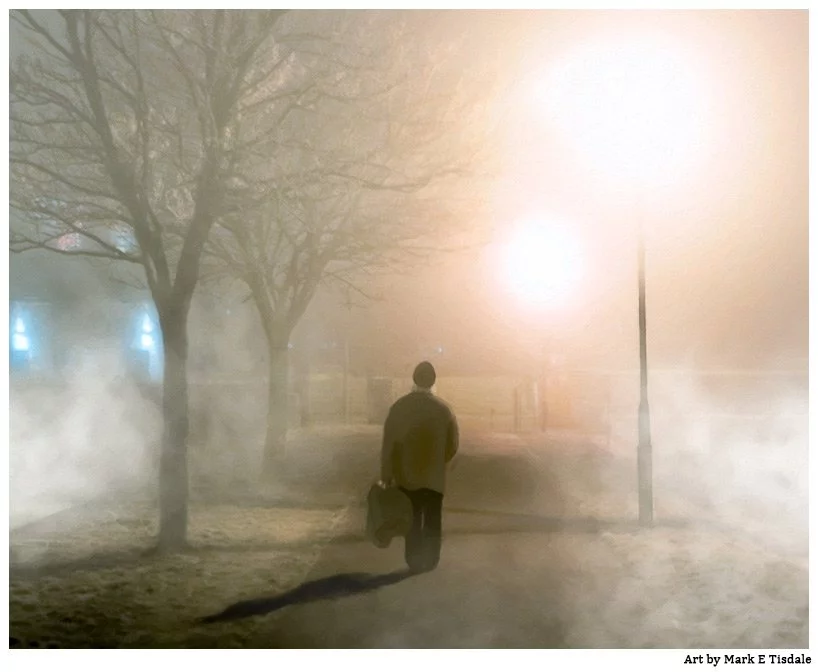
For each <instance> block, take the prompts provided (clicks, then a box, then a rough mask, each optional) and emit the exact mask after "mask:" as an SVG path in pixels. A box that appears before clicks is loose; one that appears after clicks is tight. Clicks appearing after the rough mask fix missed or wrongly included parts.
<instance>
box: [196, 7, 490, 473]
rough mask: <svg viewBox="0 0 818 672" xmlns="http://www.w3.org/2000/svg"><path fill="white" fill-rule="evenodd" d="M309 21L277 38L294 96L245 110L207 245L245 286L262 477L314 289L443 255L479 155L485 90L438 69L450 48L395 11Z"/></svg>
mask: <svg viewBox="0 0 818 672" xmlns="http://www.w3.org/2000/svg"><path fill="white" fill-rule="evenodd" d="M309 19H310V30H309V31H306V30H303V29H302V28H301V26H299V25H298V22H296V21H293V22H291V23H290V25H289V31H290V32H289V34H288V35H287V36H286V37H285V38H282V40H283V42H284V43H285V44H287V45H288V47H289V48H291V49H292V52H291V61H290V63H291V68H290V69H289V71H288V73H287V86H288V88H290V89H291V90H298V92H299V93H298V96H297V98H290V99H288V100H286V101H274V102H273V104H272V108H270V107H268V108H266V109H265V110H264V111H263V112H256V111H257V109H258V108H256V107H255V104H254V102H253V101H250V100H248V101H246V105H247V107H246V108H244V109H243V110H242V125H241V127H240V128H239V130H238V133H237V147H238V148H239V150H238V151H241V152H243V154H242V159H241V162H240V164H241V166H242V169H243V170H244V171H245V172H244V173H243V174H242V175H237V177H236V180H235V182H234V188H235V190H234V193H233V198H234V201H235V210H234V211H233V212H232V213H230V214H228V215H226V216H225V217H223V218H222V219H221V220H220V221H219V223H218V225H217V229H216V231H214V235H213V236H212V237H211V239H210V241H209V243H208V250H209V252H210V255H211V259H212V260H213V261H214V262H215V264H216V266H215V269H216V271H217V275H219V274H220V275H222V276H227V277H230V278H234V279H238V280H240V281H241V282H243V283H245V284H246V286H247V287H248V288H249V291H250V296H251V297H252V300H253V301H254V303H255V306H256V307H257V309H258V312H259V316H260V319H261V324H262V326H263V328H264V332H265V335H266V339H267V346H268V365H269V372H268V413H267V434H266V440H265V447H264V456H265V460H264V464H265V469H264V471H265V473H267V474H271V473H273V472H274V471H275V468H276V465H277V462H278V457H279V456H280V455H281V452H282V447H283V445H284V442H285V439H286V428H287V406H288V404H287V389H288V380H287V375H288V361H289V357H288V343H289V340H290V336H291V334H292V331H293V329H294V328H295V326H296V325H297V324H298V322H299V320H300V319H301V317H302V316H303V314H304V312H305V310H306V309H307V307H308V305H309V303H310V301H311V299H312V298H313V296H314V295H315V292H316V290H317V289H318V288H319V286H320V285H321V284H322V283H327V282H334V283H338V284H341V285H343V286H345V287H346V288H347V289H352V290H354V291H356V292H359V293H362V294H365V293H366V289H365V284H366V279H367V277H369V276H371V274H373V273H377V272H382V271H384V270H386V269H391V270H393V271H394V270H397V269H404V270H406V268H407V266H408V265H409V264H410V263H412V262H413V261H415V262H417V261H420V260H428V258H429V257H430V255H431V254H432V253H437V252H440V251H441V249H442V248H444V247H445V246H446V245H447V243H448V237H449V236H448V234H450V233H452V232H456V231H458V230H462V229H463V228H464V227H466V226H468V225H469V224H471V223H473V222H470V221H469V218H470V217H471V218H473V217H475V215H476V213H477V211H478V210H479V201H480V197H479V188H477V186H476V184H475V182H476V181H477V176H476V174H477V172H478V170H477V165H478V161H479V160H480V159H481V158H482V156H483V155H484V154H485V150H486V146H487V145H490V139H489V138H488V137H486V136H487V128H488V125H487V117H488V115H487V113H486V108H487V105H486V103H485V101H487V100H491V99H492V94H493V93H494V91H493V88H494V85H495V82H494V81H493V80H482V81H479V82H474V81H472V82H469V81H468V76H467V75H466V74H464V72H463V70H462V69H460V68H457V67H446V66H447V60H446V57H447V55H448V54H449V53H450V52H451V51H452V50H453V49H455V47H456V45H454V44H453V43H450V42H443V43H440V44H434V45H430V44H428V43H425V44H424V43H423V41H422V40H421V39H420V38H419V37H418V33H419V31H418V30H417V29H418V25H417V21H416V20H414V19H409V18H408V17H407V16H406V15H403V14H399V13H395V14H392V13H388V14H377V13H366V14H353V15H347V14H337V13H332V14H329V15H323V16H322V17H321V20H318V19H317V17H316V16H315V15H312V16H310V17H309ZM413 29H414V30H413ZM475 70H476V68H475ZM470 74H471V75H472V76H474V75H475V73H474V72H472V73H470ZM482 74H485V73H482ZM254 112H256V113H255V114H254ZM466 178H468V182H467V183H466V182H465V180H466ZM466 197H468V200H467V198H466ZM219 272H220V273H219Z"/></svg>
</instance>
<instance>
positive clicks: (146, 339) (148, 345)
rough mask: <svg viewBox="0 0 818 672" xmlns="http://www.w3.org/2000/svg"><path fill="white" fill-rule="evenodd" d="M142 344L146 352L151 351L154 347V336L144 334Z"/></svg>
mask: <svg viewBox="0 0 818 672" xmlns="http://www.w3.org/2000/svg"><path fill="white" fill-rule="evenodd" d="M140 343H141V345H142V347H143V348H144V349H145V350H151V349H152V348H153V345H154V340H153V336H151V335H150V334H142V338H141V340H140Z"/></svg>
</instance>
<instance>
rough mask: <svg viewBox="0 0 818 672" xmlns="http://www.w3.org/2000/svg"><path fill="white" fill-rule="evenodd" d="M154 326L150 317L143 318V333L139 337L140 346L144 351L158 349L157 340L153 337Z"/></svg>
mask: <svg viewBox="0 0 818 672" xmlns="http://www.w3.org/2000/svg"><path fill="white" fill-rule="evenodd" d="M153 331H154V326H153V320H152V319H151V318H150V315H145V317H143V318H142V333H141V335H140V337H139V346H140V347H141V348H142V349H143V350H153V349H154V348H155V347H156V339H155V338H154V336H153Z"/></svg>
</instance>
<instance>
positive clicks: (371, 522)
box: [366, 481, 412, 548]
mask: <svg viewBox="0 0 818 672" xmlns="http://www.w3.org/2000/svg"><path fill="white" fill-rule="evenodd" d="M411 528H412V502H411V501H410V500H409V497H408V496H407V495H406V493H405V492H403V491H402V490H401V489H400V488H398V487H395V486H392V485H385V484H384V483H382V482H380V481H379V482H378V483H375V484H374V485H373V486H372V487H371V488H370V489H369V494H368V495H367V515H366V536H367V538H368V539H370V540H371V541H372V543H373V544H375V546H377V547H378V548H387V547H388V546H389V544H391V543H392V539H393V538H394V537H405V536H406V535H407V534H408V533H409V530H410V529H411Z"/></svg>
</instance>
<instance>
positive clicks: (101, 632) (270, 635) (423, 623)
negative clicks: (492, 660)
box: [10, 429, 808, 648]
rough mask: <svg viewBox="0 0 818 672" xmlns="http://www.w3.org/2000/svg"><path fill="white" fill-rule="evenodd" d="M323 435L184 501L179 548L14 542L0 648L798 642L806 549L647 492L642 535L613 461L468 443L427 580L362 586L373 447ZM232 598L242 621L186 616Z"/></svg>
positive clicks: (625, 467) (101, 511)
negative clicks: (282, 475) (283, 471)
mask: <svg viewBox="0 0 818 672" xmlns="http://www.w3.org/2000/svg"><path fill="white" fill-rule="evenodd" d="M322 432H323V434H321V433H318V434H316V435H314V436H309V435H301V436H297V437H295V439H296V440H295V442H294V444H293V451H294V452H293V454H292V456H291V460H292V465H293V466H291V468H290V473H289V474H288V475H287V478H286V479H283V481H282V483H280V484H279V485H278V487H277V488H275V489H274V491H270V492H267V493H257V494H256V495H255V496H254V497H244V498H240V497H235V498H234V499H233V501H229V502H228V501H222V502H213V501H211V502H209V503H207V504H205V503H198V504H196V505H194V506H193V507H192V509H191V515H190V535H189V537H190V542H191V549H190V551H188V552H186V553H182V554H178V555H174V556H171V557H158V556H155V555H152V554H151V553H150V550H149V549H150V547H151V541H152V537H153V535H154V533H155V512H154V509H153V507H152V506H151V505H149V504H147V503H142V504H134V503H131V504H126V503H119V504H116V505H114V504H111V505H108V506H96V507H93V508H92V509H90V512H89V510H86V511H82V512H78V513H75V514H72V515H68V516H63V517H62V518H60V517H59V516H58V517H56V518H54V519H52V521H51V522H50V523H49V522H48V521H45V522H44V523H42V524H40V525H33V526H28V527H26V528H22V529H19V530H16V531H15V532H13V533H12V536H11V552H12V565H11V586H10V587H11V591H10V592H11V595H10V633H11V636H12V637H13V638H15V640H13V641H12V645H22V646H26V645H28V646H35V645H36V646H40V647H43V646H61V647H88V646H117V647H180V646H185V647H191V646H193V647H270V646H272V647H288V646H301V647H325V646H332V647H348V646H363V647H377V646H384V647H393V646H398V647H403V646H410V647H417V646H442V647H450V646H454V647H458V646H467V647H500V646H506V647H514V646H525V647H540V646H558V647H581V648H588V647H665V648H676V647H679V648H694V647H695V648H708V647H721V648H755V647H787V648H802V647H803V648H805V647H807V645H808V606H807V605H808V592H807V591H808V563H807V557H806V554H805V553H797V552H793V551H792V550H791V549H789V548H787V549H785V548H783V547H782V546H780V545H771V544H766V543H764V537H763V535H761V536H759V535H757V534H744V531H743V530H742V529H741V527H740V526H737V525H735V524H734V525H733V526H732V527H730V526H727V525H723V524H714V521H712V520H708V519H707V518H706V517H704V516H703V514H702V512H701V511H697V510H695V509H693V508H691V507H690V504H689V502H687V501H686V499H685V498H684V497H683V496H680V494H679V493H671V492H658V493H657V499H656V511H657V521H656V526H655V527H654V528H652V529H640V528H639V527H638V526H637V525H635V524H634V523H633V521H634V519H635V509H636V501H635V495H634V492H635V488H634V483H633V482H632V480H629V475H631V476H632V471H633V470H632V469H631V467H632V465H631V464H630V463H627V462H624V463H623V462H622V460H621V459H619V458H612V457H610V456H606V455H605V454H603V453H600V452H599V451H595V450H593V447H592V446H587V445H585V446H583V445H578V444H577V445H570V446H565V445H548V446H533V447H532V446H528V445H526V444H525V443H524V442H520V441H513V442H512V441H502V440H501V439H497V438H495V439H488V438H487V437H482V438H481V439H480V441H476V440H475V441H471V442H470V444H469V445H470V451H469V453H468V454H464V455H463V456H462V457H460V458H458V459H459V462H458V463H457V464H456V465H455V468H454V470H453V472H452V477H451V482H450V490H449V493H448V494H447V498H446V512H445V522H444V525H445V542H444V553H443V559H442V561H441V565H440V567H439V568H438V569H437V570H436V571H435V572H433V573H431V574H428V575H423V576H415V577H411V578H405V577H396V578H394V580H393V579H387V581H386V583H387V584H388V585H383V587H380V588H378V589H376V590H369V589H367V588H366V586H367V585H370V586H371V581H372V577H375V580H376V582H377V581H379V580H380V579H378V578H377V577H383V576H386V575H388V576H392V575H390V574H389V573H390V572H394V571H395V570H399V569H401V568H402V558H401V545H400V544H398V543H396V544H393V546H392V547H390V548H389V549H386V550H385V551H379V550H377V549H374V548H373V547H372V546H370V545H369V544H367V543H366V542H365V541H364V540H363V539H362V537H361V531H362V527H363V516H364V510H363V509H362V507H361V506H360V505H359V503H360V500H361V499H362V496H363V494H364V493H365V489H366V485H367V484H368V482H369V480H370V478H371V476H372V473H373V465H374V463H375V462H374V460H375V456H376V455H377V435H376V434H375V433H372V432H363V431H357V432H349V433H347V434H345V435H344V437H343V440H339V439H338V435H337V434H336V435H333V433H332V432H331V431H329V430H326V429H325V430H322ZM319 434H320V435H319ZM478 444H479V445H478ZM285 481H286V482H285ZM734 522H735V521H734ZM339 575H341V576H339ZM327 577H330V578H327ZM316 580H318V581H319V584H312V585H313V586H315V585H319V586H323V587H324V588H326V587H327V586H329V587H330V588H331V589H332V590H330V592H332V591H335V592H336V593H337V592H338V591H339V590H340V592H342V593H344V592H345V593H346V596H343V597H340V598H338V599H334V600H318V601H315V597H316V596H317V597H320V596H321V594H320V593H321V591H320V590H318V589H317V588H315V587H313V588H312V589H310V590H304V589H302V590H301V591H299V592H297V593H295V594H294V596H293V599H292V600H291V601H292V602H294V604H291V605H290V606H286V607H285V608H281V609H274V606H273V605H275V604H278V606H281V605H280V603H279V602H277V601H276V599H275V598H276V596H281V595H283V594H286V593H287V592H288V591H290V590H292V589H294V588H296V587H297V586H299V585H302V584H303V583H304V582H308V583H309V582H312V581H316ZM368 582H369V584H368ZM322 589H323V588H322ZM316 590H318V592H317V593H316ZM245 600H254V602H253V603H252V604H253V605H255V606H254V609H257V610H258V609H260V610H259V611H257V612H256V613H257V615H254V616H250V617H246V618H237V619H236V620H228V621H225V622H220V623H214V624H208V625H205V624H200V623H198V622H197V619H199V618H201V617H203V616H207V615H210V614H214V613H217V612H220V611H222V610H223V609H225V608H227V607H230V606H231V605H236V604H238V603H241V602H242V601H245ZM259 605H261V606H259ZM265 605H266V606H265Z"/></svg>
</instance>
